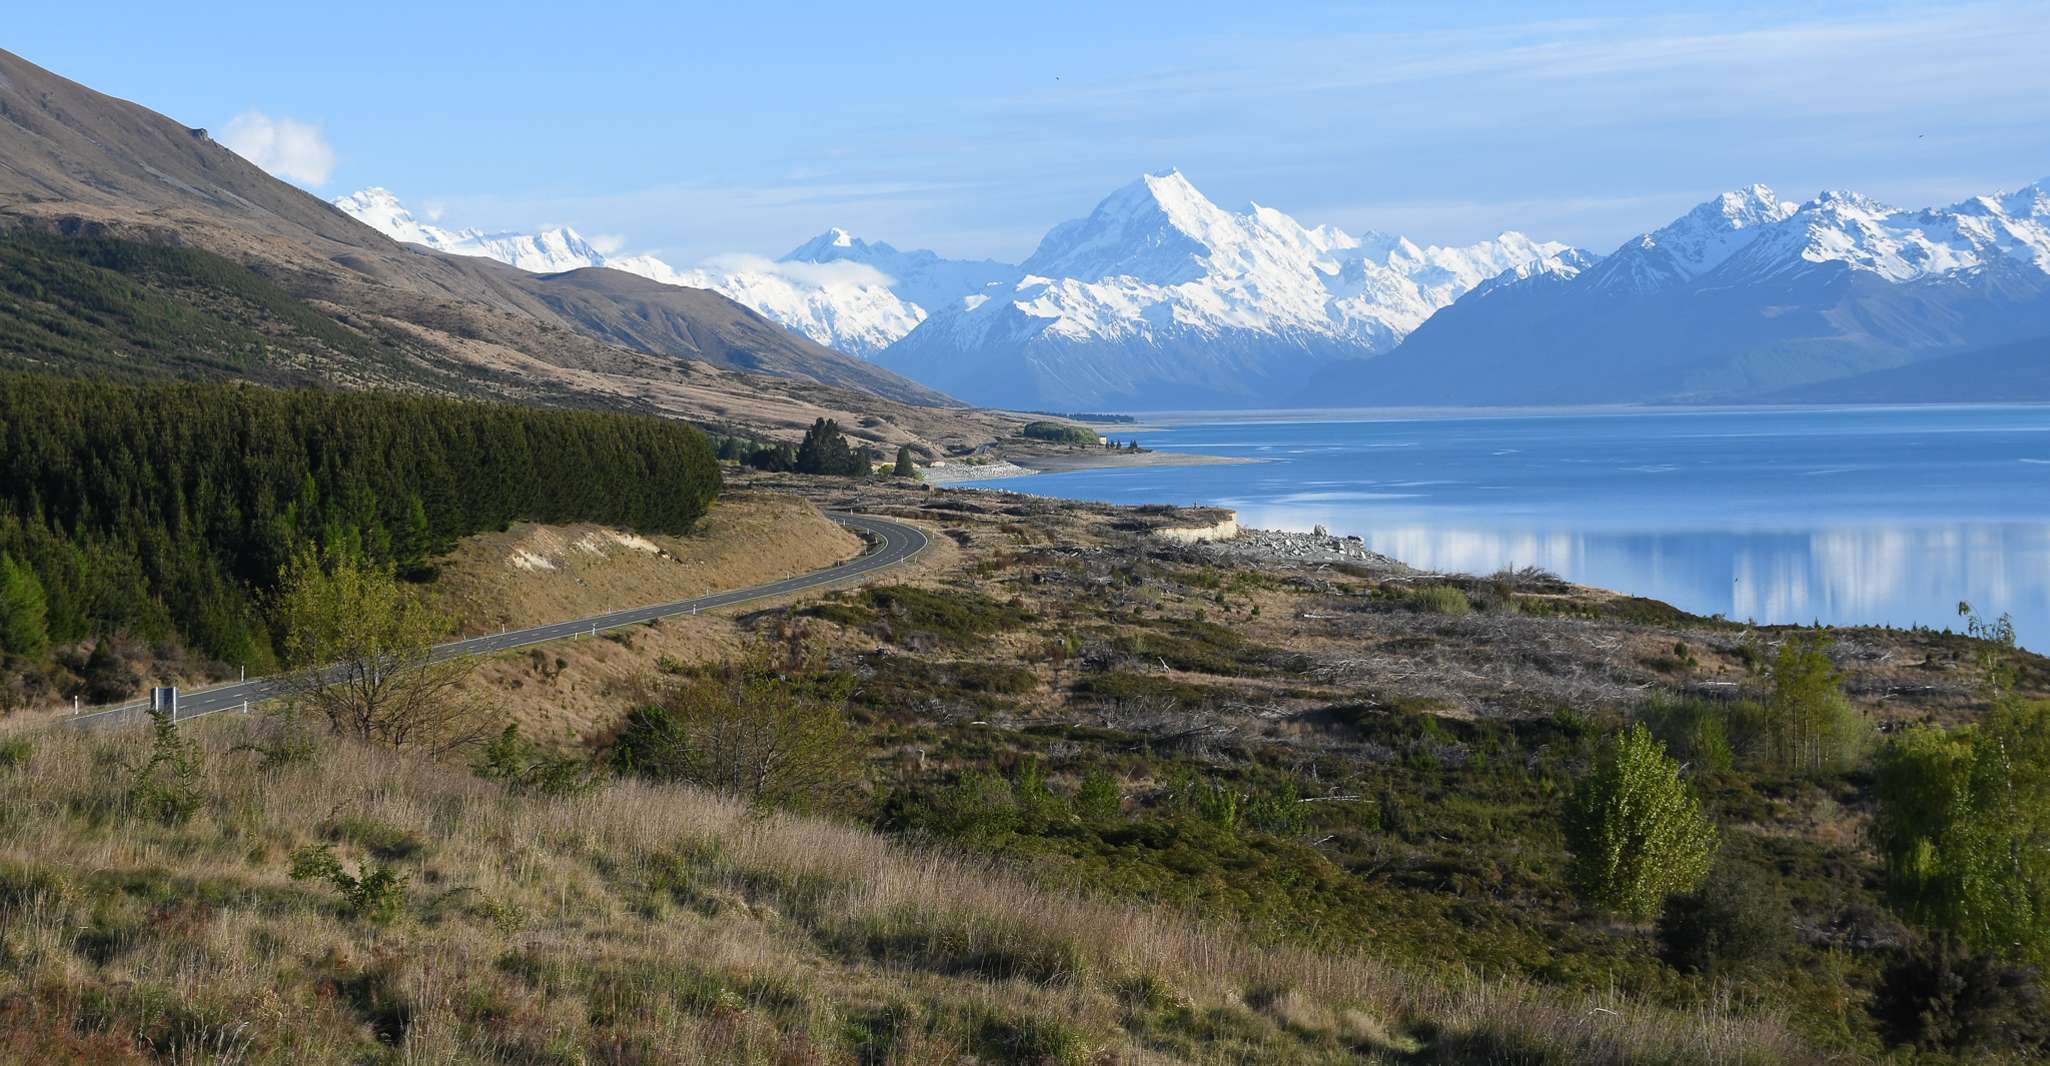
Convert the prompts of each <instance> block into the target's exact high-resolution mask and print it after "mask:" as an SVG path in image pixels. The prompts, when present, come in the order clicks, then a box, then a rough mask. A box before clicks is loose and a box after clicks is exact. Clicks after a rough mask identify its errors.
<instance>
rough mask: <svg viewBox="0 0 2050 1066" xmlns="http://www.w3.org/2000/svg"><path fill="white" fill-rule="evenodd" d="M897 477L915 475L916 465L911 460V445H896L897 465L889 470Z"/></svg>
mask: <svg viewBox="0 0 2050 1066" xmlns="http://www.w3.org/2000/svg"><path fill="white" fill-rule="evenodd" d="M890 472H891V473H892V474H895V475H896V476H898V477H917V476H918V465H917V464H915V463H913V462H912V461H911V445H909V444H900V445H898V446H897V467H896V469H894V470H892V471H890Z"/></svg>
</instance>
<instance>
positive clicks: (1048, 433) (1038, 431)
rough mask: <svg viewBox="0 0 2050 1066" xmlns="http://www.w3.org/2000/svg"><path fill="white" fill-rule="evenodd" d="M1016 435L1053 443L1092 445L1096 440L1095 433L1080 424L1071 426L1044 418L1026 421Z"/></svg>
mask: <svg viewBox="0 0 2050 1066" xmlns="http://www.w3.org/2000/svg"><path fill="white" fill-rule="evenodd" d="M1018 435H1019V436H1021V437H1030V438H1031V439H1033V440H1043V441H1051V442H1053V443H1055V444H1081V445H1093V444H1095V443H1096V442H1097V435H1096V434H1095V433H1094V432H1092V431H1090V430H1087V429H1084V428H1082V427H1081V426H1071V425H1068V424H1067V423H1065V422H1048V421H1044V420H1042V421H1038V422H1027V423H1026V424H1025V428H1024V429H1021V430H1019V431H1018Z"/></svg>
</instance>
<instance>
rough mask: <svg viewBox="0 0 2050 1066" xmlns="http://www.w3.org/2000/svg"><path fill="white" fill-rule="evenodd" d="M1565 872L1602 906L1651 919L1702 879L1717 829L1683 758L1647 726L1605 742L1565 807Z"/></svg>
mask: <svg viewBox="0 0 2050 1066" xmlns="http://www.w3.org/2000/svg"><path fill="white" fill-rule="evenodd" d="M1564 828H1565V832H1566V845H1567V847H1568V848H1569V849H1570V850H1571V851H1572V860H1571V862H1570V863H1569V865H1568V868H1567V878H1568V880H1569V881H1571V883H1572V885H1573V888H1574V891H1575V892H1576V893H1577V894H1578V895H1579V896H1580V898H1581V899H1582V900H1583V901H1585V902H1586V903H1588V904H1589V905H1591V906H1594V907H1596V908H1598V909H1601V910H1605V911H1610V912H1613V913H1619V914H1624V915H1628V916H1630V917H1633V918H1647V917H1650V916H1651V915H1652V914H1654V913H1655V912H1656V911H1657V910H1658V909H1659V905H1660V903H1661V902H1662V901H1663V900H1664V899H1665V897H1666V896H1668V895H1670V894H1672V893H1675V892H1683V891H1686V890H1687V889H1690V888H1693V887H1694V886H1695V885H1697V884H1699V883H1701V879H1702V878H1703V877H1705V876H1707V874H1708V869H1709V862H1710V859H1711V858H1712V857H1713V854H1714V850H1715V839H1716V833H1715V827H1714V826H1712V825H1710V824H1709V823H1708V821H1707V820H1706V819H1704V818H1703V817H1702V815H1701V801H1700V799H1699V798H1697V797H1696V796H1695V795H1694V790H1693V789H1692V788H1690V787H1688V785H1687V783H1686V782H1685V781H1682V780H1681V779H1680V767H1679V764H1678V763H1676V762H1674V761H1673V760H1672V759H1671V758H1669V757H1668V756H1667V755H1666V753H1665V749H1664V748H1663V747H1662V746H1661V745H1660V744H1659V742H1658V741H1657V740H1656V739H1655V738H1653V737H1652V735H1651V731H1650V730H1647V729H1646V728H1644V726H1643V725H1641V724H1639V725H1634V726H1631V727H1630V728H1629V730H1627V731H1626V732H1624V733H1622V734H1620V735H1618V736H1615V737H1612V738H1610V739H1609V740H1608V741H1607V742H1606V743H1604V744H1603V747H1602V753H1601V757H1600V759H1599V760H1598V761H1597V763H1596V765H1595V767H1594V769H1593V770H1592V771H1590V772H1589V773H1588V774H1587V775H1586V776H1585V777H1583V778H1582V779H1581V780H1580V783H1579V785H1578V786H1577V787H1576V788H1575V789H1574V792H1573V795H1572V797H1571V798H1570V799H1569V800H1568V802H1567V805H1566V812H1565V825H1564Z"/></svg>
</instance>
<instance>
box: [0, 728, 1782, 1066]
mask: <svg viewBox="0 0 2050 1066" xmlns="http://www.w3.org/2000/svg"><path fill="white" fill-rule="evenodd" d="M195 725H197V724H195ZM268 728H269V727H268V726H266V725H264V724H261V723H242V722H219V723H207V724H206V725H205V726H204V727H203V728H195V727H191V726H189V727H188V730H189V731H190V732H191V733H192V734H193V735H195V736H197V737H199V738H200V739H201V740H202V746H203V747H204V749H205V751H206V765H207V770H206V774H205V778H206V779H205V781H204V782H203V787H204V790H205V793H206V795H207V800H206V802H205V804H204V805H203V807H202V808H201V810H200V811H199V812H198V813H197V814H195V815H194V816H193V818H192V819H191V820H190V821H187V822H186V823H184V824H182V825H175V826H166V825H161V824H158V823H156V822H154V821H149V820H146V819H142V818H139V817H136V816H135V813H134V812H131V811H128V810H127V809H126V808H125V801H124V793H125V790H126V787H127V780H128V777H129V772H128V770H127V769H126V768H125V765H124V764H132V763H133V762H134V761H136V760H137V759H138V758H139V757H140V756H141V754H142V750H143V745H144V744H145V742H146V737H145V735H144V734H143V733H141V732H140V731H130V732H124V733H119V734H107V735H91V734H78V733H71V732H66V731H52V732H45V733H40V734H36V735H34V736H33V738H32V739H33V743H34V750H33V752H32V754H31V755H30V756H29V758H28V759H27V760H26V762H25V763H23V764H22V765H19V766H17V767H15V768H14V769H13V770H11V771H5V772H0V962H4V965H0V1051H5V1050H6V1049H8V1048H11V1047H16V1046H20V1045H21V1044H22V1042H23V1041H24V1040H32V1041H42V1042H45V1043H47V1044H48V1045H49V1046H52V1047H59V1046H75V1047H76V1048H77V1049H79V1050H78V1052H77V1055H76V1056H74V1061H102V1060H99V1059H93V1058H90V1057H89V1056H88V1057H78V1056H86V1055H87V1052H88V1051H91V1050H93V1049H109V1048H115V1049H121V1050H120V1051H119V1054H122V1055H132V1054H134V1053H139V1054H140V1055H141V1056H142V1057H140V1058H135V1061H165V1062H233V1063H244V1062H250V1063H254V1062H280V1063H282V1062H288V1061H289V1062H292V1063H294V1064H295V1066H301V1064H310V1063H325V1062H353V1061H363V1060H364V1059H365V1058H366V1057H369V1058H372V1059H374V1060H376V1061H393V1062H558V1061H561V1062H569V1061H576V1062H662V1063H699V1062H704V1063H710V1062H762V1063H786V1062H790V1063H804V1062H820V1063H827V1062H855V1061H862V1062H871V1061H872V1062H889V1063H927V1062H931V1063H940V1062H956V1061H961V1060H962V1058H963V1056H966V1057H968V1058H971V1059H974V1060H978V1061H1059V1062H1119V1063H1140V1062H1181V1061H1188V1062H1251V1061H1259V1062H1270V1061H1271V1062H1350V1061H1372V1060H1376V1059H1388V1060H1390V1061H1395V1060H1400V1061H1414V1059H1413V1058H1412V1057H1411V1056H1413V1055H1418V1054H1424V1055H1431V1054H1435V1053H1436V1052H1437V1051H1439V1050H1442V1051H1443V1052H1444V1053H1445V1055H1446V1056H1448V1057H1449V1058H1448V1060H1456V1061H1466V1060H1468V1059H1469V1058H1482V1059H1489V1058H1496V1059H1500V1058H1517V1059H1518V1060H1519V1061H1558V1062H1597V1063H1602V1062H1607V1063H1624V1062H1704V1063H1707V1062H1767V1061H1785V1060H1786V1059H1788V1058H1794V1057H1798V1056H1799V1052H1798V1049H1796V1048H1795V1047H1794V1046H1793V1045H1791V1044H1790V1043H1789V1041H1788V1038H1787V1037H1786V1036H1785V1034H1784V1032H1783V1031H1782V1030H1781V1029H1780V1027H1779V1026H1778V1025H1777V1024H1776V1023H1775V1022H1774V1021H1773V1020H1772V1019H1756V1018H1752V1019H1743V1018H1738V1017H1735V1016H1733V1015H1730V1014H1727V1013H1720V1012H1719V1013H1711V1014H1702V1015H1684V1014H1677V1013H1674V1012H1671V1011H1668V1010H1663V1009H1659V1008H1655V1007H1651V1006H1647V1005H1642V1004H1637V1003H1634V1002H1631V1001H1629V1000H1627V999H1626V998H1624V997H1620V996H1617V997H1597V998H1593V999H1584V998H1578V997H1566V996H1560V995H1557V994H1554V993H1551V992H1547V991H1545V990H1541V989H1537V988H1534V987H1531V986H1529V985H1526V984H1523V983H1520V982H1512V981H1500V980H1494V979H1482V978H1481V977H1478V976H1470V977H1466V978H1462V979H1456V980H1450V981H1446V980H1438V979H1426V978H1422V977H1418V976H1415V975H1411V974H1406V973H1403V972H1401V971H1398V970H1396V969H1393V968H1390V967H1386V966H1383V965H1380V964H1377V963H1375V962H1373V961H1372V960H1370V959H1366V958H1362V957H1358V956H1354V955H1350V954H1341V953H1325V952H1319V951H1315V950H1312V949H1309V948H1305V947H1293V946H1273V945H1266V944H1261V943H1256V942H1254V941H1253V940H1251V939H1249V938H1247V937H1246V936H1245V935H1243V934H1241V933H1240V932H1238V931H1236V930H1234V929H1230V928H1223V927H1219V926H1215V925H1208V924H1204V923H1200V922H1195V921H1191V920H1189V919H1188V918H1186V917H1185V916H1183V915H1180V914H1178V913H1174V912H1171V911H1166V910H1161V909H1155V908H1147V907H1142V906H1137V905H1133V904H1128V903H1122V902H1114V901H1108V900H1103V899H1095V898H1090V897H1088V896H1086V895H1083V894H1080V893H1063V892H1058V891H1053V890H1050V889H1048V888H1046V887H1042V886H1040V885H1037V884H1035V883H1033V882H1032V881H1030V880H1029V879H1028V878H1026V877H1025V876H1023V875H1022V874H1021V873H1019V872H1016V871H1013V870H1010V869H1007V868H1005V867H1003V866H1001V865H999V864H996V863H993V862H990V861H985V860H979V859H974V858H968V857H962V856H957V855H951V854H945V853H941V852H937V851H932V850H926V849H921V848H916V847H908V846H905V845H902V844H899V843H895V842H892V841H889V840H886V839H884V838H881V837H878V836H876V835H875V834H873V833H871V832H868V831H866V830H864V829H861V828H859V827H855V826H851V825H846V824H841V823H836V822H832V821H828V820H822V819H817V818H800V817H794V816H788V815H781V814H773V813H763V812H760V811H755V810H750V809H748V808H746V807H744V806H742V805H740V804H737V803H735V802H733V801H731V800H729V799H726V798H723V797H720V796H716V795H711V794H707V793H703V792H699V791H694V790H689V789H682V788H671V787H660V786H652V785H646V784H640V783H636V782H624V781H620V782H610V783H605V784H602V785H600V786H599V787H597V788H595V789H593V790H591V791H588V792H586V793H583V794H581V795H575V796H568V797H561V798H553V799H550V798H541V797H522V796H514V795H509V794H508V793H506V792H505V791H504V790H502V789H501V788H500V787H499V786H497V785H495V784H491V783H488V782H485V781H482V780H479V779H476V778H474V777H472V776H471V775H469V774H467V773H465V772H463V771H462V770H460V769H456V768H451V767H447V766H442V765H436V764H434V763H431V762H427V761H423V760H419V759H414V758H409V757H403V756H399V755H396V754H393V753H391V752H387V751H383V750H378V749H372V748H367V747H363V746H359V745H355V744H350V743H344V742H341V741H339V740H331V739H327V738H322V740H321V743H320V745H319V748H318V754H317V755H316V756H315V757H314V758H313V759H312V760H311V761H309V762H303V763H299V764H295V765H291V766H287V767H284V768H282V769H279V770H276V771H274V772H269V773H265V772H260V771H259V770H258V769H257V768H256V759H255V756H253V755H251V754H249V753H247V752H232V751H231V750H230V749H231V748H232V747H233V746H234V745H235V744H237V743H239V742H242V741H244V740H245V739H246V738H247V737H248V736H250V735H253V736H254V737H255V738H256V739H261V737H262V735H263V734H264V732H265V730H267V729H268ZM321 840H326V841H330V842H333V843H335V844H336V846H337V851H338V854H340V855H341V856H342V857H343V858H344V860H345V862H347V863H348V864H350V866H351V867H352V868H354V867H355V864H356V863H358V862H364V861H376V855H377V854H379V853H382V854H383V855H385V856H387V857H388V859H389V861H390V862H391V863H392V864H393V866H394V867H395V868H396V869H399V870H400V871H402V872H404V873H405V874H406V875H407V876H408V877H409V881H408V883H407V885H406V886H405V890H404V891H405V896H406V914H405V916H404V917H402V918H401V919H400V920H398V921H397V922H395V923H394V924H392V925H390V926H375V925H368V924H365V923H364V922H362V921H360V920H355V919H351V918H350V917H348V916H347V914H346V913H345V912H344V911H343V910H342V909H341V908H340V907H339V905H338V902H337V900H336V898H335V896H334V894H333V893H332V892H329V891H328V890H327V889H325V888H323V887H320V886H315V885H312V884H307V883H298V882H293V881H292V880H290V879H289V877H287V876H286V868H287V857H288V856H289V854H290V852H291V851H292V849H294V848H296V847H299V846H301V845H304V844H307V843H309V842H314V841H321ZM879 1034H880V1035H879ZM58 1061H62V1060H58ZM106 1061H121V1060H120V1059H119V1058H114V1059H110V1060H106Z"/></svg>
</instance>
